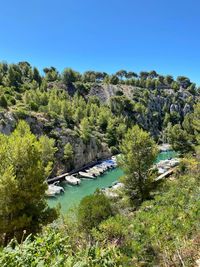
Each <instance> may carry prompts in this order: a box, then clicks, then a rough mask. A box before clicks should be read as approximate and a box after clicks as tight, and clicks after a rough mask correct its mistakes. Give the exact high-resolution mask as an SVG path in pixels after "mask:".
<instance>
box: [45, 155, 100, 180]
mask: <svg viewBox="0 0 200 267" xmlns="http://www.w3.org/2000/svg"><path fill="white" fill-rule="evenodd" d="M99 162H100V161H99V160H97V161H93V162H91V163H88V164H87V165H85V166H83V167H81V168H78V169H74V170H72V171H70V172H66V173H63V174H61V175H58V176H56V177H53V178H49V179H47V183H48V184H52V183H54V182H57V181H64V180H65V176H69V175H73V174H77V173H78V172H79V171H83V170H85V169H87V168H91V167H93V166H94V165H96V164H98V163H99Z"/></svg>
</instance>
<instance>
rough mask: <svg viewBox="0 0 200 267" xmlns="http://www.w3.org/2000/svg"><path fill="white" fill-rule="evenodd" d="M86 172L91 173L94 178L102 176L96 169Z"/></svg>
mask: <svg viewBox="0 0 200 267" xmlns="http://www.w3.org/2000/svg"><path fill="white" fill-rule="evenodd" d="M86 172H87V173H90V174H93V175H94V176H98V175H100V174H101V171H100V170H97V169H94V168H91V169H88V170H86Z"/></svg>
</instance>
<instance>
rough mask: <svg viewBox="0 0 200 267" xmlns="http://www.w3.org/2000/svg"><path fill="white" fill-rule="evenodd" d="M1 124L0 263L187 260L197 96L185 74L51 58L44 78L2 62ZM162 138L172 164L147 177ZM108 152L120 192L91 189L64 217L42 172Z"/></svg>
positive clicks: (199, 150)
mask: <svg viewBox="0 0 200 267" xmlns="http://www.w3.org/2000/svg"><path fill="white" fill-rule="evenodd" d="M0 132H1V134H0V244H1V249H0V266H6V267H7V266H8V267H22V266H23V267H26V266H27V267H29V266H31V267H32V266H33V267H34V266H38V267H39V266H58V267H62V266H63V267H72V266H76V267H78V266H85V267H90V266H91V267H93V266H94V267H101V266H107V267H112V266H113V267H114V266H124V267H128V266H149V267H150V266H152V267H153V266H188V267H190V266H196V265H197V261H198V260H199V259H200V255H199V254H198V253H199V246H200V242H199V240H200V236H199V230H200V229H199V217H200V213H199V211H200V199H199V196H200V189H199V178H200V176H199V173H200V102H199V88H197V87H196V85H195V84H194V83H192V82H191V81H190V79H189V78H187V77H184V76H179V77H177V79H174V78H173V77H172V76H170V75H167V76H162V75H159V74H157V73H156V71H150V72H145V71H142V72H140V73H139V74H137V73H135V72H132V71H125V70H120V71H118V72H117V73H115V74H112V75H109V74H107V73H105V72H95V71H86V72H85V73H83V74H80V73H79V72H77V71H74V70H72V69H70V68H66V69H65V70H64V71H63V72H62V73H59V72H58V71H57V70H56V68H54V67H50V68H45V69H44V75H43V76H42V75H41V74H40V73H39V71H38V70H37V68H35V67H32V66H31V65H30V64H29V63H27V62H20V63H18V64H10V65H9V64H7V63H1V64H0ZM161 142H169V143H170V144H171V145H172V147H173V149H174V150H175V151H177V152H178V153H179V155H180V157H181V163H180V165H179V166H178V167H177V168H176V170H175V172H174V174H173V176H171V177H170V178H168V179H166V180H162V181H159V182H155V177H156V175H157V173H156V171H155V170H154V169H152V167H153V163H154V160H155V158H156V155H157V153H158V149H157V144H158V143H161ZM117 153H121V157H120V159H119V165H120V167H121V168H122V169H123V171H124V177H122V178H121V180H122V182H123V183H124V187H123V188H122V189H121V191H120V194H119V195H118V197H108V196H106V195H105V194H103V193H102V192H101V191H96V192H95V194H93V195H90V196H87V197H85V198H83V199H82V201H81V202H80V204H79V206H78V207H76V208H75V209H74V210H71V211H70V213H68V214H65V215H59V208H58V209H51V208H49V207H48V205H47V203H46V199H45V190H46V188H47V181H46V180H47V177H51V176H53V175H55V174H58V173H60V172H63V171H66V170H71V169H73V168H75V167H77V165H78V164H80V166H83V165H84V164H86V163H89V161H92V160H95V159H98V158H101V157H104V156H109V155H113V154H117ZM77 155H84V156H81V157H78V156H77ZM88 155H89V156H88ZM80 166H79V167H80Z"/></svg>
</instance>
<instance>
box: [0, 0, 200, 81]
mask: <svg viewBox="0 0 200 267" xmlns="http://www.w3.org/2000/svg"><path fill="white" fill-rule="evenodd" d="M0 10H1V15H0V30H1V31H0V61H2V60H6V61H7V62H9V63H15V62H18V61H29V62H30V63H31V64H33V65H35V66H37V67H39V69H40V70H41V69H42V68H43V67H45V66H55V67H56V68H58V69H59V70H63V68H64V67H72V68H74V69H76V70H78V71H81V72H83V71H85V70H89V69H93V70H99V71H101V70H102V71H107V72H109V73H112V72H115V71H117V70H119V69H122V68H124V69H126V70H132V71H136V72H139V71H141V70H152V69H155V70H156V71H158V72H159V73H163V74H172V75H174V76H177V75H186V76H189V77H190V78H191V79H192V80H193V81H194V82H196V83H197V84H199V85H200V22H199V13H200V1H199V0H188V1H186V0H153V1H150V0H137V1H136V0H123V1H122V0H55V1H53V0H48V1H47V0H6V1H1V8H0Z"/></svg>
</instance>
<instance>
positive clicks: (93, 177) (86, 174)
mask: <svg viewBox="0 0 200 267" xmlns="http://www.w3.org/2000/svg"><path fill="white" fill-rule="evenodd" d="M79 175H80V176H82V177H85V178H90V179H95V178H96V177H95V176H94V175H92V174H91V173H88V172H79Z"/></svg>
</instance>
